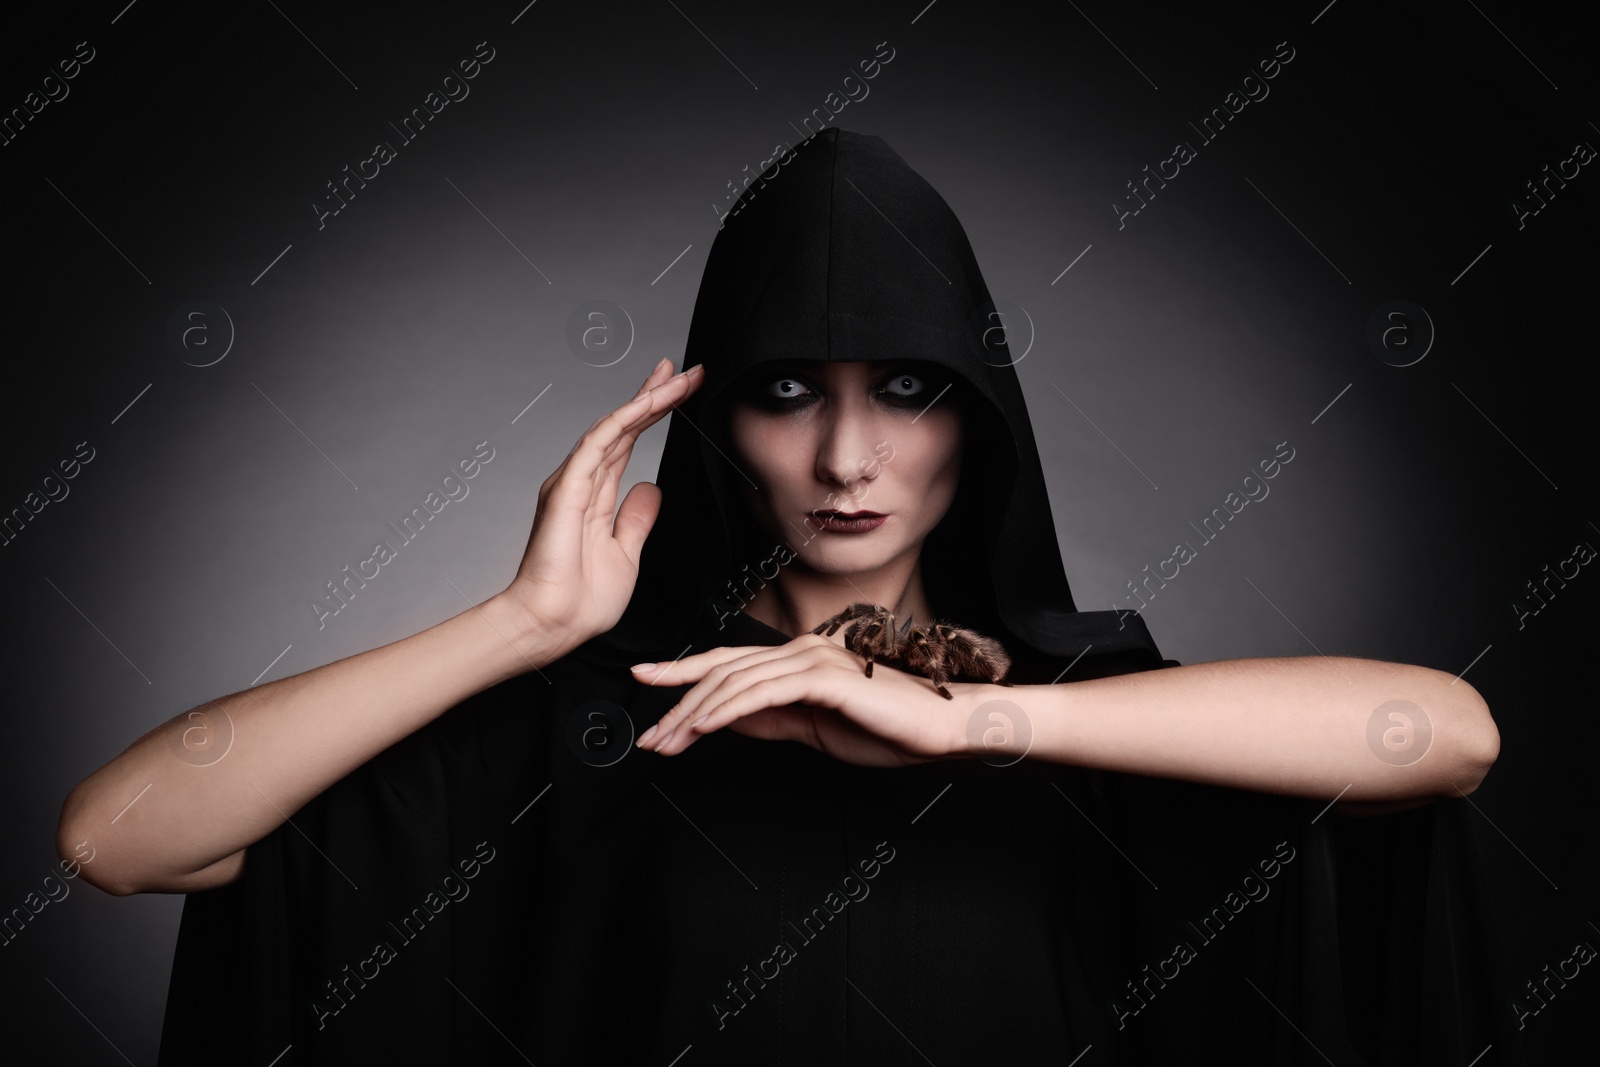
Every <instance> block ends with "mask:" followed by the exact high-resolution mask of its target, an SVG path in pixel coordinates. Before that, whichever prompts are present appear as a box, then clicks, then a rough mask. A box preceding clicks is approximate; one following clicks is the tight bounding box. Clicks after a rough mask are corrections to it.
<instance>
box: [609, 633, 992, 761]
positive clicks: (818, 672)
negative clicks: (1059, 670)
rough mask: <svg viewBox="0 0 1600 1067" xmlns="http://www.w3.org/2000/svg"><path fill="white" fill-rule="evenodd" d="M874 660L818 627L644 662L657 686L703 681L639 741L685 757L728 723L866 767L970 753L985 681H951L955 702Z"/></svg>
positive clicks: (646, 677)
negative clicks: (769, 641) (977, 698)
mask: <svg viewBox="0 0 1600 1067" xmlns="http://www.w3.org/2000/svg"><path fill="white" fill-rule="evenodd" d="M865 665H866V661H865V660H864V659H862V658H861V657H860V656H858V655H856V653H854V652H851V651H850V650H849V649H847V648H845V647H844V646H843V645H840V644H838V643H836V642H834V641H831V640H829V639H828V638H826V637H822V636H820V635H818V634H802V635H801V636H799V637H796V638H794V639H793V640H791V641H789V642H787V643H785V644H782V645H774V646H767V645H742V646H727V647H723V648H713V649H711V650H709V651H706V652H701V653H698V654H696V655H693V656H685V657H683V658H682V659H680V660H678V661H677V662H675V663H664V664H656V663H647V664H640V665H639V666H638V667H636V668H635V669H634V671H633V676H634V678H635V679H637V680H638V681H640V682H643V683H645V684H647V685H686V684H688V683H691V682H692V683H694V685H693V686H692V688H690V689H689V691H688V692H687V693H685V694H684V695H683V699H682V700H681V701H679V703H678V705H677V706H676V707H675V708H673V709H672V710H671V711H669V712H667V714H666V715H664V716H662V718H661V721H660V722H659V723H657V724H656V725H655V726H653V727H651V728H650V729H649V730H646V731H645V732H644V735H643V736H642V737H641V738H640V739H639V744H640V745H641V746H642V747H644V748H648V749H651V750H653V751H655V752H658V753H660V754H661V755H663V756H671V755H676V754H677V753H679V752H682V751H683V750H684V749H686V748H688V747H689V746H690V745H692V744H694V743H695V742H696V741H698V740H699V739H700V738H701V737H702V736H704V735H705V734H708V733H711V732H712V731H713V730H720V729H721V728H722V727H724V726H727V727H730V728H732V729H733V730H734V731H736V732H738V733H742V734H747V735H749V736H751V737H759V738H762V739H763V740H768V741H803V742H804V743H806V744H808V745H810V746H811V747H812V748H815V749H818V750H819V751H821V752H825V753H827V754H828V755H830V756H832V757H834V758H835V759H838V760H842V761H844V762H846V763H854V764H856V765H858V766H864V767H898V766H903V765H906V764H912V763H926V762H928V761H930V760H935V759H946V758H952V757H958V756H961V755H965V746H964V744H963V739H964V738H965V736H966V719H967V715H968V714H969V704H970V701H969V699H967V697H969V696H970V695H971V694H968V693H966V692H965V691H966V690H968V689H970V688H972V687H973V686H974V685H976V684H977V683H966V682H953V683H951V684H950V686H949V688H950V689H951V691H952V692H953V693H954V694H955V699H954V700H945V699H944V698H943V697H941V696H940V695H939V694H938V693H936V692H934V689H933V685H932V683H931V682H929V681H928V680H927V679H926V678H921V677H918V676H916V675H913V674H908V673H906V672H904V671H901V670H897V669H895V668H893V667H890V666H887V665H885V664H883V663H879V664H876V665H875V666H874V668H873V671H872V677H871V678H868V677H867V676H866V673H865V670H864V668H865Z"/></svg>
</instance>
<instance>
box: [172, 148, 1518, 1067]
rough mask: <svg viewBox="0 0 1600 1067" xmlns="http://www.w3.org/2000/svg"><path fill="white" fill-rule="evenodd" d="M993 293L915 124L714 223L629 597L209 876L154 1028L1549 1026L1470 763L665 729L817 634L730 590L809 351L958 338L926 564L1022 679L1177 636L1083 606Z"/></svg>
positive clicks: (1039, 1042) (1268, 1053)
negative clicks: (1247, 783)
mask: <svg viewBox="0 0 1600 1067" xmlns="http://www.w3.org/2000/svg"><path fill="white" fill-rule="evenodd" d="M997 326H1003V323H1001V322H1000V320H999V319H998V318H997V317H996V315H995V308H994V304H993V302H992V300H991V299H990V296H989V293H988V291H987V289H986V287H985V285H984V282H983V278H982V276H981V274H980V273H979V270H978V266H977V262H976V260H975V258H974V256H973V253H972V250H971V247H970V245H969V243H968V241H967V237H966V234H965V232H964V231H963V230H962V227H961V225H960V223H959V222H958V221H957V219H956V217H955V215H954V214H953V213H952V212H951V211H950V208H949V207H948V205H946V204H945V202H944V200H943V199H942V198H941V197H940V196H939V194H938V193H937V192H935V191H934V189H933V188H932V187H931V186H930V185H929V184H928V183H927V182H926V181H924V180H923V179H922V178H921V177H919V176H918V175H917V174H916V173H915V172H913V171H912V170H911V169H910V168H909V167H908V166H907V165H906V164H905V162H904V161H902V160H901V158H900V157H899V156H898V155H896V154H895V153H894V152H893V151H892V150H891V149H890V148H889V147H888V145H887V144H885V143H884V142H883V140H882V139H880V138H878V137H874V136H866V135H861V134H855V133H851V132H849V131H844V130H837V129H827V130H824V131H822V132H821V133H819V134H816V135H814V136H812V137H811V138H809V139H807V140H805V141H803V142H802V143H800V144H799V145H798V146H796V147H794V148H792V149H791V148H785V149H784V150H783V151H782V152H781V153H780V154H779V155H778V156H777V157H776V158H775V160H774V161H773V163H772V165H771V166H769V167H767V168H766V170H765V171H764V172H763V174H762V175H761V177H760V179H759V180H758V181H757V182H756V183H755V184H754V185H752V186H751V187H750V188H749V189H747V190H746V192H745V193H744V195H743V197H742V198H741V200H740V203H739V205H738V206H737V207H736V208H735V210H734V212H732V213H730V215H729V216H727V218H726V219H725V220H724V225H723V228H722V229H721V231H720V232H719V233H718V235H717V237H716V240H715V243H714V244H713V246H712V250H711V253H710V255H709V258H708V261H707V264H706V268H705V274H704V278H703V280H702V283H701V288H700V294H699V298H698V301H697V304H696V307H695V314H694V319H693V322H692V325H691V328H690V333H689V338H688V344H687V349H686V352H685V357H684V360H683V362H684V365H685V366H692V365H693V364H695V363H700V362H703V363H705V364H706V365H707V377H706V381H705V382H704V384H703V385H702V386H701V388H700V389H699V390H698V391H697V393H696V394H695V395H694V396H693V397H691V398H690V399H689V400H688V401H686V402H685V403H684V404H683V405H682V407H681V409H680V410H679V411H678V412H676V413H674V415H673V416H672V417H671V423H670V429H669V432H668V435H667V442H666V447H665V451H664V454H663V459H662V463H661V470H660V474H659V476H658V479H657V482H658V484H659V485H660V487H661V489H662V493H663V505H662V511H661V514H660V517H659V519H658V521H657V524H656V527H655V529H654V530H653V532H652V533H651V535H650V538H649V540H648V541H647V542H646V546H645V549H644V554H643V559H642V561H641V574H640V580H639V585H638V587H637V589H636V590H635V593H634V596H633V598H632V601H631V602H630V604H629V607H628V610H627V612H626V613H625V615H624V616H623V618H622V620H621V622H620V623H619V624H618V626H617V627H616V628H615V629H613V630H612V631H611V632H610V633H608V634H606V635H603V636H601V637H599V638H596V639H594V640H593V641H590V642H589V643H588V644H586V645H584V646H583V647H581V648H579V649H577V650H575V651H573V652H572V653H570V654H569V655H567V656H566V657H564V658H563V659H561V660H560V661H558V662H556V663H552V664H549V665H547V666H546V667H544V668H543V670H542V671H539V672H528V673H525V674H523V675H521V676H519V677H516V678H513V679H511V680H509V681H506V682H503V683H501V684H499V685H496V686H493V687H491V688H489V689H487V690H484V691H483V692H480V693H478V694H476V695H475V696H473V697H471V698H469V699H467V700H465V701H463V702H462V703H461V704H459V705H457V706H456V707H454V708H452V709H450V710H449V711H446V712H445V713H444V714H442V715H441V716H440V717H439V718H437V719H436V720H434V721H433V722H431V723H430V724H428V725H427V726H425V727H423V728H422V729H420V730H418V731H416V732H415V733H413V734H412V735H410V736H409V737H407V738H405V739H403V740H402V741H400V742H398V743H397V744H395V745H393V746H392V747H390V748H389V749H387V750H385V751H384V752H382V753H380V754H379V755H377V756H376V757H374V758H373V759H372V760H370V761H369V762H368V763H366V764H365V765H363V766H362V767H360V768H358V769H357V770H355V771H353V772H352V773H351V774H349V775H348V776H347V777H345V778H343V779H341V780H340V781H339V782H337V783H335V784H334V785H332V786H330V787H329V788H328V789H327V790H326V791H324V792H323V793H322V794H321V795H319V796H318V797H316V798H314V799H313V800H312V801H310V802H309V803H307V804H306V805H305V806H304V807H303V808H301V809H300V810H299V811H298V812H296V813H295V814H294V816H293V818H292V824H285V825H284V826H281V827H279V828H278V829H277V830H275V831H274V832H273V833H271V834H268V835H267V836H266V837H265V838H263V839H262V840H261V841H259V842H257V843H256V844H254V845H252V846H251V847H250V849H249V851H248V853H247V859H246V863H245V868H244V872H243V875H242V876H241V878H240V879H239V880H238V881H237V882H235V883H233V884H231V885H228V886H225V887H222V888H220V889H215V890H211V891H208V892H204V893H195V894H191V895H190V896H189V897H188V899H187V901H186V902H185V907H184V912H183V920H182V926H181V929H180V932H179V937H178V945H177V951H176V958H175V962H174V967H173V973H172V982H171V988H170V993H169V997H168V1003H167V1011H166V1019H165V1027H164V1030H163V1034H162V1044H161V1055H160V1063H161V1064H163V1065H166V1067H176V1065H179V1064H198V1063H206V1064H213V1063H227V1064H259V1065H265V1064H268V1063H273V1062H277V1063H279V1064H282V1065H283V1067H290V1065H293V1064H311V1063H349V1062H355V1063H416V1064H446V1063H459V1064H488V1063H534V1064H539V1065H540V1067H544V1065H547V1064H574V1063H596V1064H602V1063H604V1064H609V1063H619V1062H628V1063H652V1064H660V1065H663V1067H665V1065H667V1064H673V1063H678V1064H682V1065H683V1067H692V1065H697V1064H710V1063H716V1064H724V1063H726V1064H735V1063H757V1062H759V1063H774V1064H776V1063H784V1064H791V1063H792V1064H806V1065H812V1064H840V1063H844V1062H847V1060H853V1061H854V1062H860V1063H871V1064H874V1065H878V1067H886V1065H889V1064H923V1063H928V1062H932V1063H936V1064H939V1065H941V1067H944V1065H954V1064H961V1063H979V1062H983V1063H989V1062H997V1063H1023V1062H1026V1063H1043V1062H1050V1063H1058V1064H1069V1063H1079V1062H1081V1063H1083V1064H1084V1065H1086V1067H1087V1065H1099V1064H1108V1063H1117V1064H1145V1063H1151V1064H1154V1063H1167V1062H1212V1061H1216V1062H1222V1061H1223V1060H1224V1059H1225V1060H1226V1062H1230V1063H1271V1064H1300V1063H1308V1064H1309V1063H1323V1062H1332V1063H1337V1064H1340V1065H1341V1067H1342V1065H1355V1064H1363V1063H1365V1064H1400V1063H1406V1064H1411V1063H1439V1064H1445V1063H1448V1064H1452V1065H1456V1067H1459V1065H1461V1064H1465V1063H1468V1062H1470V1061H1472V1060H1473V1058H1474V1057H1475V1056H1477V1055H1478V1054H1479V1053H1480V1052H1481V1051H1482V1050H1483V1049H1484V1048H1485V1046H1488V1045H1490V1044H1491V1043H1492V1044H1493V1045H1494V1046H1495V1047H1494V1051H1493V1053H1492V1054H1491V1056H1490V1057H1488V1058H1486V1059H1485V1060H1483V1061H1482V1062H1483V1063H1485V1064H1488V1063H1508V1062H1518V1061H1517V1060H1516V1059H1515V1056H1514V1052H1513V1049H1514V1045H1515V1042H1514V1040H1513V1039H1511V1038H1510V1037H1508V1036H1507V1034H1506V1032H1505V1031H1506V1030H1507V1026H1506V1019H1505V1018H1502V1016H1505V1013H1506V1009H1505V1006H1504V1005H1502V1004H1500V1003H1499V1002H1498V1000H1494V1001H1491V998H1490V994H1489V992H1488V988H1489V974H1490V970H1489V955H1488V936H1489V928H1488V922H1487V918H1488V916H1487V907H1486V903H1485V900H1486V898H1485V892H1484V888H1483V884H1482V880H1481V877H1480V872H1479V868H1478V866H1477V864H1478V859H1477V852H1476V845H1475V843H1474V841H1473V839H1472V835H1471V833H1470V832H1469V831H1470V826H1469V825H1468V823H1467V821H1466V813H1465V810H1464V806H1463V805H1464V802H1463V801H1460V800H1456V801H1445V802H1440V803H1436V804H1432V805H1429V806H1426V807H1422V808H1418V809H1414V810H1412V811H1409V812H1405V813H1401V814H1397V815H1391V816H1386V817H1381V818H1374V819H1359V820H1357V819H1343V818H1340V817H1339V816H1336V815H1334V814H1332V813H1328V812H1326V811H1325V810H1324V809H1325V807H1326V802H1325V801H1320V800H1318V801H1310V800H1300V799H1293V798H1285V797H1277V796H1268V795H1262V794H1255V793H1247V792H1242V791H1237V790H1229V789H1221V788H1215V787H1209V786H1200V785H1194V784H1189V783H1181V782H1171V781H1164V780H1158V779H1151V778H1144V777H1139V776H1132V775H1121V774H1112V773H1104V772H1098V771H1089V770H1085V769H1083V768H1077V767H1071V766H1065V765H1060V764H1053V763H1046V762H1042V761H1037V760H1032V759H1028V760H1022V761H1021V762H1017V763H1014V764H1012V765H1009V766H997V765H994V762H999V761H993V762H985V761H982V760H976V759H973V760H955V761H936V762H932V763H926V764H921V765H918V766H914V767H907V768H899V769H880V768H861V767H855V766H851V765H847V764H844V763H841V762H838V761H835V760H833V759H831V758H830V757H828V756H826V755H824V754H822V753H820V752H817V751H815V750H813V749H811V748H809V747H807V746H805V745H802V744H799V743H774V742H764V741H759V740H756V739H754V738H750V737H746V736H744V735H741V734H738V733H736V732H734V731H732V730H722V731H719V732H717V733H715V734H711V735H708V736H706V737H704V738H702V739H701V740H700V741H699V742H698V743H697V744H696V745H695V746H694V747H693V748H691V749H689V750H688V751H686V752H685V753H683V754H681V755H678V756H675V757H670V758H667V757H660V756H656V755H655V754H653V753H650V752H646V751H644V750H641V749H637V748H634V747H632V742H633V740H634V738H635V737H636V736H637V734H638V732H640V731H642V730H643V729H645V728H646V727H648V726H649V725H650V724H652V723H654V722H655V721H656V720H657V719H659V718H660V717H661V715H662V714H664V713H665V711H666V710H667V709H668V708H670V707H671V706H672V705H673V704H674V703H675V702H676V700H677V698H678V697H679V696H681V694H682V693H683V692H685V691H686V689H687V687H680V688H676V689H660V688H653V687H648V686H643V685H640V684H638V683H636V682H635V681H633V679H632V677H631V676H630V674H629V672H628V670H627V667H628V665H629V664H632V663H635V662H639V661H641V660H670V659H674V658H676V657H678V656H679V655H680V654H682V653H684V652H687V651H700V650H702V649H705V648H711V647H716V646H719V645H774V644H780V643H782V642H784V641H787V640H788V639H789V638H788V636H787V635H785V634H783V633H780V632H778V631H777V630H774V629H772V628H771V627H768V626H766V625H764V624H762V623H760V622H758V621H756V620H754V619H752V618H751V617H750V616H749V615H748V614H745V613H744V612H742V611H740V610H739V607H740V605H741V603H742V602H743V601H744V600H745V599H747V597H748V595H749V592H750V591H751V590H752V589H753V588H754V587H755V586H756V585H758V584H759V583H760V582H761V581H764V580H767V579H769V578H771V577H772V574H773V573H775V572H774V567H775V566H776V563H775V562H774V560H775V557H776V558H780V559H781V556H779V555H778V553H779V551H780V546H779V545H778V544H776V543H775V542H773V541H772V539H771V538H770V537H765V536H763V535H761V534H760V533H759V532H758V531H757V530H755V528H754V527H753V524H752V522H751V520H750V519H749V518H748V517H747V514H746V511H745V509H744V508H743V507H742V506H741V505H740V503H739V500H738V496H737V494H738V492H739V491H740V490H739V487H738V486H737V484H736V482H735V480H736V479H738V478H740V477H742V472H740V471H739V470H738V469H737V467H736V465H735V464H734V462H733V461H732V459H730V458H729V457H730V456H731V454H732V453H731V451H730V449H729V448H728V447H727V442H726V438H725V435H724V432H723V428H722V421H721V418H720V415H721V412H722V410H723V408H722V406H719V404H718V403H717V401H718V398H719V397H722V398H723V399H724V400H725V399H726V395H727V394H726V393H725V392H724V390H726V389H727V388H729V387H730V386H732V385H734V384H735V383H736V382H737V381H738V380H739V379H740V376H741V375H742V374H744V373H746V372H748V371H749V370H750V369H751V368H752V367H755V366H756V365H757V364H760V363H766V362H770V361H772V360H776V359H784V358H795V359H811V360H815V359H832V360H880V359H891V358H904V359H915V360H925V361H928V362H929V363H930V364H933V365H935V366H936V368H937V369H940V370H943V371H946V372H948V383H949V384H950V385H951V386H952V391H951V393H950V395H949V396H948V397H947V398H946V399H945V400H944V401H940V402H950V403H958V404H960V405H961V410H962V411H963V413H964V416H965V418H966V422H965V423H964V425H965V428H966V439H967V442H968V444H967V448H966V451H965V453H964V467H963V471H962V478H961V484H960V488H959V490H958V496H957V499H956V502H955V504H954V506H953V507H952V508H951V510H950V513H949V515H948V516H947V518H946V520H945V522H944V523H943V524H941V526H940V527H939V528H938V529H937V530H935V531H934V533H933V534H932V535H930V537H929V539H928V541H927V543H926V545H925V549H924V557H923V563H924V567H923V569H924V581H925V583H926V589H927V593H928V598H929V601H930V603H931V604H932V605H933V606H934V608H935V610H936V611H938V613H939V615H940V616H941V617H943V618H947V619H950V620H952V621H955V622H958V623H960V624H962V625H966V626H970V627H972V628H975V629H978V630H980V631H982V632H984V633H987V634H990V635H992V636H996V637H998V638H1000V639H1001V640H1002V642H1003V643H1004V644H1005V645H1006V647H1007V649H1008V651H1009V652H1010V653H1011V654H1012V656H1013V659H1014V667H1013V670H1012V673H1011V676H1010V680H1011V681H1012V682H1014V683H1016V684H1018V685H1024V684H1041V685H1042V684H1051V683H1056V682H1060V683H1062V684H1070V683H1072V682H1074V681H1077V680H1080V679H1085V678H1091V677H1097V676H1103V675H1114V674H1123V673H1128V672H1133V671H1141V670H1149V669H1159V668H1162V667H1165V666H1175V665H1176V664H1175V663H1174V662H1173V661H1170V660H1163V659H1162V658H1161V656H1160V654H1159V653H1158V652H1157V650H1156V647H1155V645H1154V643H1153V642H1152V640H1151V638H1150V635H1149V633H1148V631H1147V629H1146V627H1145V625H1144V622H1143V619H1142V618H1141V617H1140V616H1139V615H1137V614H1134V613H1131V612H1120V613H1119V612H1114V611H1103V612H1079V611H1077V610H1075V607H1074V604H1073V601H1072V596H1071V593H1070V591H1069V589H1068V586H1067V581H1066V576H1065V574H1064V572H1063V570H1062V561H1061V554H1060V550H1059V548H1058V545H1057V542H1056V537H1055V530H1054V526H1053V523H1052V520H1051V514H1050V507H1049V501H1048V496H1047V493H1046V488H1045V482H1044V478H1043V474H1042V470H1041V466H1040V462H1039V457H1038V452H1037V450H1036V447H1035V444H1034V440H1033V432H1032V427H1031V423H1030V421H1029V418H1028V412H1027V407H1026V405H1025V403H1024V400H1023V396H1022V392H1021V389H1020V386H1019V383H1018V379H1017V373H1016V369H1015V367H1014V366H1013V365H1012V360H1011V357H1010V354H1009V352H1008V349H1007V347H1006V344H1005V337H1004V331H1003V329H998V328H996V327H997ZM711 517H720V521H711ZM791 547H792V545H791ZM752 583H753V584H752ZM843 606H844V605H843V604H841V605H840V607H841V608H842V607H843ZM1330 799H1331V798H1330ZM286 1049H287V1050H288V1051H287V1052H286V1053H285V1050H286ZM280 1054H283V1057H282V1059H281V1060H276V1061H275V1059H274V1058H275V1057H278V1056H279V1055H280ZM1079 1057H1081V1059H1079Z"/></svg>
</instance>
